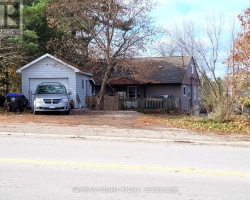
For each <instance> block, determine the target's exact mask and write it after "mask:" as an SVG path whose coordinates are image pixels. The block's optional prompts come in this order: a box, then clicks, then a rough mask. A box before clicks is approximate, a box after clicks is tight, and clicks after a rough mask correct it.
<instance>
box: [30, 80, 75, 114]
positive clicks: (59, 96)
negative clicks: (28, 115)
mask: <svg viewBox="0 0 250 200" xmlns="http://www.w3.org/2000/svg"><path fill="white" fill-rule="evenodd" d="M70 94H71V92H69V93H68V92H67V89H66V87H65V86H64V85H63V84H61V83H58V82H43V83H41V84H39V85H38V86H37V88H36V91H35V93H34V95H35V97H34V114H37V113H38V112H49V111H57V112H63V113H65V114H69V113H70V109H71V106H70Z"/></svg>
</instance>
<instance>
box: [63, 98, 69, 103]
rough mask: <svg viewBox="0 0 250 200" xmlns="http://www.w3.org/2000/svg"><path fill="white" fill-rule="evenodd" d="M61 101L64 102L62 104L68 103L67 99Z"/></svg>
mask: <svg viewBox="0 0 250 200" xmlns="http://www.w3.org/2000/svg"><path fill="white" fill-rule="evenodd" d="M61 101H62V102H64V103H68V101H69V99H68V98H63V99H62V100H61Z"/></svg>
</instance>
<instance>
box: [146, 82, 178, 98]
mask: <svg viewBox="0 0 250 200" xmlns="http://www.w3.org/2000/svg"><path fill="white" fill-rule="evenodd" d="M163 94H169V95H174V97H176V98H180V97H181V85H180V84H171V85H163V84H161V85H148V86H147V88H146V97H152V96H154V95H163Z"/></svg>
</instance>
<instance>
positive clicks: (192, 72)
mask: <svg viewBox="0 0 250 200" xmlns="http://www.w3.org/2000/svg"><path fill="white" fill-rule="evenodd" d="M191 74H194V65H193V64H192V65H191Z"/></svg>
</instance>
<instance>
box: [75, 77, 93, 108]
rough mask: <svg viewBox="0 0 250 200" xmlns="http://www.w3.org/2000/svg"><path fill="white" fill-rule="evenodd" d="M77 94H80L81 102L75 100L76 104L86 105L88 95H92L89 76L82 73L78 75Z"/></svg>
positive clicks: (78, 105) (79, 105)
mask: <svg viewBox="0 0 250 200" xmlns="http://www.w3.org/2000/svg"><path fill="white" fill-rule="evenodd" d="M82 86H83V87H82ZM76 94H77V95H78V97H79V99H80V101H81V103H80V104H78V102H77V101H75V105H76V106H77V107H79V108H80V107H82V106H85V98H86V96H91V84H90V83H89V77H87V76H85V75H82V74H77V75H76Z"/></svg>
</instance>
